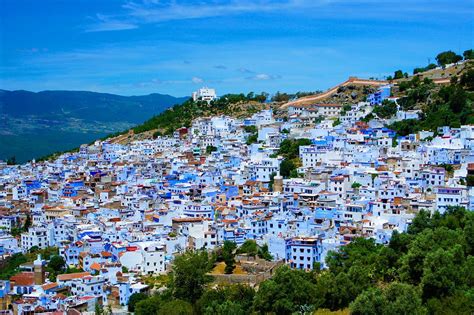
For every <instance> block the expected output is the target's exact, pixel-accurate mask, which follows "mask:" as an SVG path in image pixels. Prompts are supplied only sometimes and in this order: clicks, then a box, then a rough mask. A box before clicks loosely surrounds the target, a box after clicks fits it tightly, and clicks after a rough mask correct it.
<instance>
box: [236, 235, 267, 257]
mask: <svg viewBox="0 0 474 315" xmlns="http://www.w3.org/2000/svg"><path fill="white" fill-rule="evenodd" d="M237 253H238V254H247V255H249V256H252V257H256V256H258V257H259V258H262V259H265V260H268V261H270V260H272V259H273V257H272V255H271V254H270V252H269V250H268V245H267V244H264V245H263V246H259V245H258V244H257V242H256V241H255V240H246V241H245V242H244V243H243V244H242V245H241V246H240V247H239V248H238V249H237Z"/></svg>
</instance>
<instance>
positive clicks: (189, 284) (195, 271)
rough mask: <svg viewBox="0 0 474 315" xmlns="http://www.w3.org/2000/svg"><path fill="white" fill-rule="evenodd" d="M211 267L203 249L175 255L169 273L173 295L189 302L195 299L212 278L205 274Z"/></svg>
mask: <svg viewBox="0 0 474 315" xmlns="http://www.w3.org/2000/svg"><path fill="white" fill-rule="evenodd" d="M211 268H212V262H211V261H210V259H209V256H208V254H207V252H205V251H197V252H186V253H184V254H183V255H179V256H177V257H176V258H175V260H174V264H173V271H172V273H171V275H172V276H171V279H172V284H171V288H172V292H173V296H174V297H175V298H177V299H182V300H185V301H188V302H191V303H194V302H195V301H197V300H198V299H199V297H200V296H201V294H202V292H203V290H204V286H205V285H206V284H207V283H209V282H210V281H211V280H212V278H211V277H210V276H208V275H207V273H208V272H209V271H210V270H211Z"/></svg>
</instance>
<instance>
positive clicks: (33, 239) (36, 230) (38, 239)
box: [21, 226, 48, 252]
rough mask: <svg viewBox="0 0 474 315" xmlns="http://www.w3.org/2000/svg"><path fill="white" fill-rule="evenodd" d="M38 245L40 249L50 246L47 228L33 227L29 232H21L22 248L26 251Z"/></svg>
mask: <svg viewBox="0 0 474 315" xmlns="http://www.w3.org/2000/svg"><path fill="white" fill-rule="evenodd" d="M33 246H38V248H40V249H44V248H46V247H48V236H47V230H46V229H45V228H42V227H37V226H35V227H31V228H29V229H28V232H25V233H22V234H21V249H22V250H23V251H24V252H26V251H28V250H29V249H30V248H31V247H33Z"/></svg>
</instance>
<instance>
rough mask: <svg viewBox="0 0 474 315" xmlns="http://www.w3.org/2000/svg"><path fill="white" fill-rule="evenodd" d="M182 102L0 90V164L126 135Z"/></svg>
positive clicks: (169, 98) (163, 97) (166, 97)
mask: <svg viewBox="0 0 474 315" xmlns="http://www.w3.org/2000/svg"><path fill="white" fill-rule="evenodd" d="M186 99H187V97H173V96H170V95H163V94H149V95H143V96H121V95H114V94H106V93H96V92H84V91H43V92H37V93H35V92H29V91H23V90H21V91H6V90H0V160H2V159H9V160H14V161H16V162H26V161H28V160H31V159H33V158H38V157H40V156H45V155H48V154H51V153H53V152H58V151H65V150H71V149H73V148H76V147H78V146H79V145H81V144H83V143H88V142H91V141H94V140H96V139H98V138H102V137H104V136H106V135H109V134H111V133H116V132H118V131H123V130H127V129H129V128H131V127H133V126H135V125H137V124H140V123H142V122H144V121H145V120H146V119H148V118H150V117H152V116H153V115H156V114H159V113H161V112H162V111H164V110H165V109H166V108H168V107H170V106H172V105H175V104H180V103H182V102H184V101H185V100H186Z"/></svg>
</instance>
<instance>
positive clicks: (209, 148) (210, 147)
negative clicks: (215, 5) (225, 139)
mask: <svg viewBox="0 0 474 315" xmlns="http://www.w3.org/2000/svg"><path fill="white" fill-rule="evenodd" d="M216 151H217V148H216V147H215V146H212V145H208V146H207V147H206V153H207V154H211V153H212V152H216Z"/></svg>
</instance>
